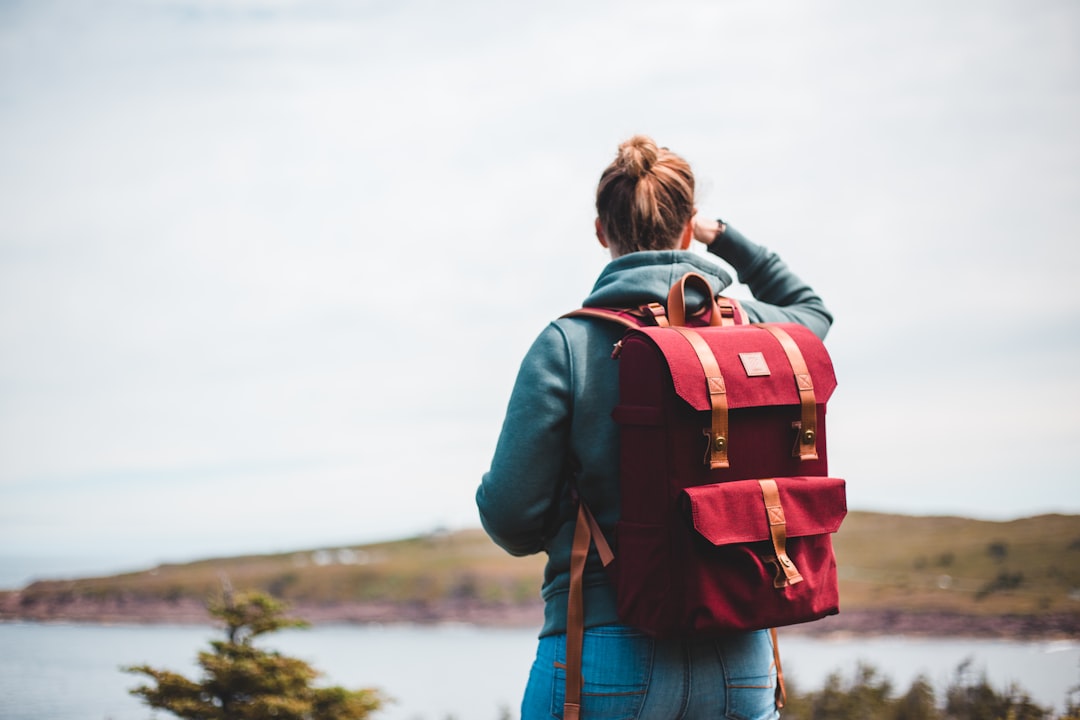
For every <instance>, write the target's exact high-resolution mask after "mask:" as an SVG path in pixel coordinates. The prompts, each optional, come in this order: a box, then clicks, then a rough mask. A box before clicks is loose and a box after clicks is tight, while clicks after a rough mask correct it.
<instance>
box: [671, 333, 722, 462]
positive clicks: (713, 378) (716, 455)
mask: <svg viewBox="0 0 1080 720" xmlns="http://www.w3.org/2000/svg"><path fill="white" fill-rule="evenodd" d="M673 320H674V319H673ZM673 329H674V330H677V331H678V332H679V333H680V334H681V335H682V336H683V337H684V338H686V341H687V342H689V343H690V346H691V347H692V348H694V352H695V353H697V357H698V362H700V363H701V369H702V370H703V371H704V372H705V382H706V384H707V386H708V389H709V404H710V405H711V406H712V427H711V429H709V430H702V431H701V432H702V433H704V434H705V436H706V437H708V438H709V449H708V450H706V451H705V464H706V465H708V466H709V469H710V470H716V469H717V468H726V467H728V466H729V464H728V437H727V435H728V403H727V387H726V386H725V385H724V376H723V375H722V374H721V372H720V366H719V365H718V364H717V363H716V356H715V355H713V352H712V350H711V349H710V348H709V345H708V343H706V342H705V340H704V338H702V337H701V335H699V334H698V333H697V332H696V331H695V330H693V329H691V328H687V327H674V328H673Z"/></svg>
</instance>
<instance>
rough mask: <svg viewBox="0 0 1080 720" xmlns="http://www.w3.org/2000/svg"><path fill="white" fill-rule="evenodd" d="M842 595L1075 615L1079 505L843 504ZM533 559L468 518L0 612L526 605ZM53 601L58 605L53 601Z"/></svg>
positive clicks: (10, 605) (85, 586)
mask: <svg viewBox="0 0 1080 720" xmlns="http://www.w3.org/2000/svg"><path fill="white" fill-rule="evenodd" d="M835 544H836V552H837V558H838V562H839V566H840V578H841V598H842V604H843V609H844V611H845V612H849V611H871V612H873V611H888V612H905V613H932V612H937V613H953V614H961V615H966V616H972V615H975V616H1004V615H1022V616H1041V615H1055V616H1061V615H1064V616H1072V617H1075V618H1076V619H1077V620H1080V516H1065V515H1044V516H1040V517H1033V518H1026V519H1022V520H1016V521H1012V522H985V521H977V520H970V519H964V518H952V517H910V516H902V515H886V514H878V513H867V512H853V513H851V514H850V515H849V516H848V518H847V520H846V521H845V522H844V525H843V528H842V529H841V531H840V532H839V533H838V534H837V535H836V536H835ZM543 563H544V559H543V557H542V556H536V557H530V558H513V557H510V556H509V555H507V554H506V553H504V552H503V551H502V550H500V549H499V548H497V547H496V546H495V545H494V544H492V543H491V542H490V540H488V539H487V537H486V536H485V535H484V534H483V533H482V532H481V531H479V530H469V531H462V532H456V533H448V534H443V533H439V534H432V535H429V536H426V537H418V538H411V539H407V540H399V541H395V542H384V543H376V544H372V545H363V546H354V547H345V548H326V549H320V550H305V551H297V552H290V553H283V554H278V555H257V556H245V557H232V558H217V559H212V560H203V561H199V562H193V563H186V564H176V565H162V566H159V567H156V568H153V569H151V570H147V571H143V572H135V573H128V574H123V575H116V576H112V577H101V578H83V579H76V580H63V581H42V582H36V583H33V584H32V585H30V586H28V587H26V588H24V589H23V590H21V591H19V592H17V593H6V594H0V618H3V617H8V618H11V617H30V616H33V614H32V613H29V612H28V611H30V610H32V609H33V608H35V607H36V608H41V607H44V606H50V607H52V608H54V609H57V608H59V610H57V612H51V613H50V615H49V616H50V617H54V616H60V617H62V616H63V612H62V608H63V606H64V605H65V604H66V605H71V606H74V605H75V604H80V605H82V606H86V605H87V604H90V605H92V604H93V603H110V604H111V605H112V606H117V605H119V606H123V605H124V604H127V605H128V606H131V605H137V604H139V603H143V604H146V603H172V604H181V603H185V602H187V603H191V602H199V603H201V602H202V601H203V600H204V599H205V598H207V597H208V596H209V595H211V594H213V593H215V592H217V591H219V590H220V588H221V584H222V578H227V579H228V582H229V583H231V585H232V586H233V587H235V588H238V589H260V590H264V591H267V592H269V593H271V594H273V595H275V596H277V597H279V598H282V599H285V600H287V601H289V602H291V603H293V604H296V605H298V606H303V607H313V606H326V605H340V604H354V605H355V604H364V603H369V604H370V603H382V604H397V605H402V606H407V605H412V606H416V605H418V604H419V605H425V606H430V607H437V606H440V605H447V604H457V605H462V604H470V605H472V606H474V607H510V606H529V605H534V604H535V603H536V602H537V601H538V593H539V586H540V580H541V575H542V570H543ZM57 613H59V614H57Z"/></svg>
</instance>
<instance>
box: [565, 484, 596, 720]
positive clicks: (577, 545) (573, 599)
mask: <svg viewBox="0 0 1080 720" xmlns="http://www.w3.org/2000/svg"><path fill="white" fill-rule="evenodd" d="M584 508H585V505H584V503H579V504H578V514H577V524H576V525H575V526H574V543H573V545H572V546H571V550H570V592H569V594H568V596H567V600H566V602H567V606H566V698H565V702H564V704H563V718H565V719H566V720H578V718H579V717H580V716H581V685H582V682H583V680H582V677H581V646H582V643H583V642H584V641H585V599H584V597H582V592H583V588H582V584H583V583H582V580H583V578H584V576H585V559H586V558H587V557H588V556H589V544H590V540H591V539H592V538H591V535H592V531H591V529H590V528H589V521H588V519H587V518H586V517H585V509H584Z"/></svg>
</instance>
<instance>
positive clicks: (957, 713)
mask: <svg viewBox="0 0 1080 720" xmlns="http://www.w3.org/2000/svg"><path fill="white" fill-rule="evenodd" d="M781 715H782V717H783V718H784V720H1080V686H1078V687H1077V688H1074V689H1072V690H1071V691H1070V693H1069V697H1068V698H1066V702H1065V711H1064V713H1063V714H1061V715H1055V714H1054V712H1053V709H1052V708H1046V707H1042V706H1040V705H1038V704H1036V703H1035V702H1034V701H1032V699H1031V697H1030V696H1029V695H1028V694H1027V692H1025V691H1024V690H1022V689H1021V688H1019V687H1018V686H1016V685H1010V686H1009V687H1007V688H1005V689H1004V690H996V689H995V688H993V687H992V686H991V685H990V684H989V683H988V682H987V679H986V675H985V673H981V672H976V671H975V670H974V664H973V662H972V661H971V660H970V659H969V660H965V661H964V662H962V663H961V664H960V665H959V666H958V667H957V668H956V671H955V673H954V674H953V677H952V679H951V681H950V683H949V686H948V687H947V688H946V689H945V692H944V694H943V696H941V697H938V696H937V694H936V693H935V691H934V687H933V685H932V684H931V683H930V681H929V679H927V678H926V677H924V676H919V677H917V678H915V680H914V681H913V682H912V683H911V687H909V688H908V689H907V691H906V692H904V693H903V694H901V695H896V694H894V693H893V687H892V683H891V682H890V681H889V680H888V679H886V678H884V677H883V676H882V675H881V674H880V673H879V672H878V670H877V669H876V668H874V667H873V666H872V665H868V664H866V663H859V664H858V665H857V666H856V668H855V672H854V673H853V674H852V676H851V677H850V678H846V677H844V676H843V675H842V674H841V673H838V672H836V673H833V674H831V675H829V677H828V678H827V679H826V681H825V685H824V687H822V689H821V690H817V691H815V692H809V693H800V692H798V691H796V690H795V689H794V688H791V687H789V688H788V703H787V706H786V707H785V708H784V710H783V712H782V713H781Z"/></svg>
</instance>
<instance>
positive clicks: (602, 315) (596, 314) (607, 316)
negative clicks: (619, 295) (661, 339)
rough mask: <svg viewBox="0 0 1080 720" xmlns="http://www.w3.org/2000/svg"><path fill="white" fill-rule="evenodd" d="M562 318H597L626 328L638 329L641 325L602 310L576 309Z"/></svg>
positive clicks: (609, 311) (614, 312)
mask: <svg viewBox="0 0 1080 720" xmlns="http://www.w3.org/2000/svg"><path fill="white" fill-rule="evenodd" d="M562 317H564V318H568V317H589V318H597V319H599V320H610V321H611V322H614V323H619V324H620V325H625V326H626V327H628V328H635V329H636V328H639V327H641V323H636V322H634V321H633V320H631V319H630V318H628V317H623V316H622V315H620V314H619V313H618V312H616V311H615V310H605V309H604V308H578V309H577V310H571V311H570V312H568V313H566V314H565V315H563V316H562Z"/></svg>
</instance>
